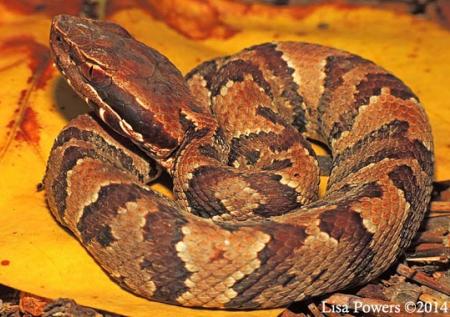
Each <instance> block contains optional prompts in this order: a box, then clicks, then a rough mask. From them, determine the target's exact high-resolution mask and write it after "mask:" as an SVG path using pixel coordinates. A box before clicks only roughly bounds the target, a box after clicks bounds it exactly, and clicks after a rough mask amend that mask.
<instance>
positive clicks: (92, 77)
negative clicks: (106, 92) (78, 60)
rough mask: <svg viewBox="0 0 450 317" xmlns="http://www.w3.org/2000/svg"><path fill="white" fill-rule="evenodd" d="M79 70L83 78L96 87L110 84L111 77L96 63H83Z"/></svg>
mask: <svg viewBox="0 0 450 317" xmlns="http://www.w3.org/2000/svg"><path fill="white" fill-rule="evenodd" d="M80 72H81V74H82V75H83V77H84V78H86V79H87V80H88V81H89V82H90V83H91V84H92V85H94V86H96V87H105V86H108V85H110V84H111V78H110V77H109V76H108V74H106V73H105V71H104V70H103V69H101V68H100V67H99V66H97V65H94V64H90V63H84V64H82V65H81V67H80Z"/></svg>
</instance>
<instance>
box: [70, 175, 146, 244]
mask: <svg viewBox="0 0 450 317" xmlns="http://www.w3.org/2000/svg"><path fill="white" fill-rule="evenodd" d="M145 194H146V191H145V190H143V189H142V188H141V187H139V186H137V185H133V184H110V185H106V186H103V187H101V188H100V190H99V192H98V197H97V200H96V201H94V202H93V203H91V204H89V205H87V206H86V207H84V209H83V214H82V216H81V217H80V220H79V222H78V224H77V229H78V230H79V232H80V234H81V239H82V241H83V243H85V244H90V243H91V241H92V240H93V239H95V240H97V241H98V242H99V243H100V244H101V245H103V246H107V245H109V244H111V243H112V242H113V241H114V238H113V236H112V235H111V228H110V227H109V226H108V225H107V223H109V222H110V219H113V218H115V217H116V216H117V212H118V210H119V208H121V207H124V206H125V204H126V203H128V202H133V201H136V200H137V199H139V198H140V197H143V196H144V195H145Z"/></svg>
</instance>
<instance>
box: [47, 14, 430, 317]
mask: <svg viewBox="0 0 450 317" xmlns="http://www.w3.org/2000/svg"><path fill="white" fill-rule="evenodd" d="M50 44H51V50H52V53H53V57H54V60H55V64H56V65H57V67H58V68H59V70H60V71H61V73H62V74H63V75H64V76H65V77H66V78H67V81H68V82H69V84H70V85H71V86H72V87H73V88H74V89H75V91H76V92H77V93H78V94H79V95H80V96H82V97H83V98H84V99H85V100H86V101H87V102H88V103H89V105H90V106H91V108H92V109H93V110H94V112H95V116H94V115H82V116H80V117H78V118H76V119H74V120H72V121H71V122H70V123H69V124H68V126H67V127H65V128H64V130H63V131H62V132H61V133H60V134H59V135H58V137H57V139H56V141H55V144H54V146H53V149H52V152H51V154H50V158H49V161H48V167H47V172H46V175H45V180H44V181H45V182H44V185H45V188H46V191H47V201H48V204H49V206H50V209H51V212H52V213H53V215H54V216H55V217H56V219H57V220H58V221H59V222H60V223H61V224H63V225H64V226H66V227H68V228H69V229H70V230H71V231H72V232H73V233H74V235H75V236H76V237H77V238H78V239H79V240H80V241H81V243H82V245H83V246H84V247H86V249H87V250H88V251H89V252H90V254H91V255H92V256H93V257H94V258H95V260H96V261H97V262H98V263H99V264H100V265H101V267H102V268H103V269H104V270H105V271H106V272H107V273H108V274H109V276H110V277H111V278H112V279H114V280H115V281H117V282H118V283H119V284H120V285H121V286H122V287H124V288H125V289H127V290H129V291H131V292H133V293H135V294H137V295H140V296H143V297H145V298H148V299H151V300H156V301H161V302H165V303H171V304H176V305H182V306H194V307H213V308H230V309H255V308H269V307H280V306H286V305H288V304H289V303H291V302H293V301H299V300H303V299H307V298H310V297H312V296H317V295H321V294H325V293H328V292H333V291H336V290H339V289H343V288H347V287H350V286H355V285H359V284H362V283H366V282H368V281H370V280H371V279H373V278H375V277H376V276H378V275H380V274H381V273H382V272H384V271H385V270H386V269H387V268H388V267H389V266H390V265H391V264H392V263H393V261H394V260H395V259H396V258H398V256H399V255H400V254H401V252H402V251H403V250H404V249H405V248H406V247H407V246H408V245H409V243H410V242H411V239H412V238H413V236H414V234H415V233H416V231H417V229H418V226H419V224H420V221H421V220H422V218H423V215H424V213H425V210H426V208H427V205H428V202H429V199H430V195H431V179H432V175H433V145H432V136H431V131H430V126H429V123H428V120H427V118H426V115H425V112H424V110H423V108H422V106H421V105H420V103H419V101H418V98H417V97H416V96H415V95H414V94H413V92H412V91H411V90H410V89H409V88H408V87H406V86H405V85H404V84H403V83H402V82H401V81H400V80H399V79H397V78H396V77H395V76H393V75H392V74H390V73H388V72H387V71H386V70H384V69H382V68H381V67H379V66H377V65H375V64H374V63H372V62H370V61H368V60H365V59H363V58H361V57H359V56H356V55H353V54H350V53H347V52H344V51H340V50H337V49H333V48H328V47H324V46H320V45H314V44H307V43H294V42H279V43H267V44H262V45H257V46H254V47H252V48H249V49H246V50H243V51H242V52H240V53H238V54H235V55H232V56H228V57H224V58H220V59H216V60H213V61H209V62H206V63H203V64H201V65H200V66H198V67H197V68H196V69H194V70H193V71H191V72H190V73H189V74H188V75H187V76H186V79H184V78H183V77H182V75H181V73H180V72H179V71H178V70H177V69H176V68H175V66H173V64H171V63H170V62H169V61H168V60H167V59H166V58H165V57H164V56H162V55H161V54H159V53H158V52H156V51H155V50H154V49H152V48H149V47H147V46H145V45H144V44H142V43H140V42H138V41H136V40H135V39H134V38H132V37H131V36H130V35H129V34H128V32H127V31H125V30H124V29H123V28H121V27H119V26H117V25H115V24H112V23H108V22H100V21H93V20H89V19H83V18H76V17H71V16H57V17H56V18H54V20H53V24H52V29H51V39H50ZM97 118H99V119H97ZM100 119H101V120H100ZM102 121H103V122H102ZM112 130H114V131H115V132H113V131H112ZM305 138H310V139H313V140H316V141H318V142H322V143H323V144H325V145H327V146H328V147H329V149H330V152H331V155H332V169H331V174H330V177H329V181H328V186H327V193H326V194H325V196H324V197H322V198H320V199H318V197H317V196H318V194H317V188H318V182H319V176H318V172H319V165H318V163H317V160H316V155H315V154H314V152H313V151H312V149H311V147H310V145H309V143H308V142H306V141H305ZM129 140H131V141H132V142H133V143H131V142H129ZM144 153H145V154H144ZM150 158H151V159H150ZM153 162H156V163H157V164H158V166H162V167H163V168H164V169H166V170H167V172H168V173H169V174H170V175H171V176H172V177H173V183H174V194H175V196H176V200H175V201H172V200H169V199H167V198H165V197H163V196H162V195H160V194H158V193H156V192H154V191H152V190H151V189H149V187H148V186H147V185H146V184H147V183H148V182H149V181H150V180H151V179H152V178H154V177H156V176H157V174H158V168H157V167H156V164H154V163H153Z"/></svg>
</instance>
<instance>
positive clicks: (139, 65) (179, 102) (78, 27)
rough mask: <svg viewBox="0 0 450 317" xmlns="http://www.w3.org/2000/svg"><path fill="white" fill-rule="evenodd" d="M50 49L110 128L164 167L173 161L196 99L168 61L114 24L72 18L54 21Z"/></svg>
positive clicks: (68, 78) (66, 74) (74, 87)
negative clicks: (185, 112)
mask: <svg viewBox="0 0 450 317" xmlns="http://www.w3.org/2000/svg"><path fill="white" fill-rule="evenodd" d="M50 48H51V52H52V56H53V59H54V61H55V64H56V66H57V68H58V69H59V70H60V72H61V73H62V74H63V76H64V77H65V78H66V79H67V82H68V83H69V85H70V86H72V88H73V89H74V90H75V91H76V92H77V94H78V95H80V96H81V97H82V98H83V99H84V100H85V101H86V102H87V103H88V104H89V106H90V107H91V108H92V109H93V110H94V111H95V112H96V113H97V115H98V116H99V117H100V118H101V119H102V120H103V121H104V122H105V123H106V124H107V125H109V126H110V127H111V128H112V129H114V130H115V131H116V132H118V133H120V134H122V135H124V136H126V137H128V138H130V139H131V140H132V141H133V142H134V143H136V144H137V145H138V146H139V147H140V148H141V149H143V150H144V151H145V152H146V153H147V154H148V155H150V156H151V157H153V158H154V159H156V160H157V161H159V163H161V164H162V165H164V161H169V160H170V159H171V155H172V153H174V151H175V149H176V148H178V146H179V145H180V143H181V141H182V139H183V136H184V133H185V131H184V130H185V129H184V128H183V125H182V124H181V119H180V117H179V116H180V113H181V109H182V108H183V107H186V106H187V104H189V103H190V102H192V96H191V95H190V92H189V89H188V87H187V85H186V83H185V81H184V79H183V76H182V75H181V73H180V71H178V69H177V68H176V67H175V66H174V65H173V64H172V63H171V62H170V61H169V60H168V59H167V58H165V57H164V56H162V55H161V54H160V53H159V52H157V51H156V50H154V49H152V48H150V47H147V46H145V45H144V44H142V43H140V42H137V41H136V40H134V39H133V38H132V36H131V35H130V34H129V33H128V32H127V31H126V30H125V29H123V28H121V27H120V26H118V25H116V24H113V23H110V22H104V21H96V20H91V19H87V18H79V17H74V16H68V15H58V16H56V17H54V19H53V22H52V26H51V32H50Z"/></svg>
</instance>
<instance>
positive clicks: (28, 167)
mask: <svg viewBox="0 0 450 317" xmlns="http://www.w3.org/2000/svg"><path fill="white" fill-rule="evenodd" d="M81 2H82V1H73V2H69V4H66V3H65V2H64V3H63V2H59V1H37V0H34V1H33V0H29V1H14V2H13V1H1V2H0V10H1V11H0V12H1V13H0V17H1V19H0V20H1V23H0V48H1V51H2V54H1V56H0V75H1V77H0V81H1V85H0V96H1V98H0V175H1V176H2V180H1V182H0V193H1V194H0V211H1V212H0V283H1V284H5V285H9V286H12V287H14V288H17V289H21V290H26V291H27V292H30V293H34V294H38V295H40V296H44V297H48V298H57V297H65V298H73V299H75V300H76V301H77V302H78V303H80V304H82V305H86V306H91V307H97V308H101V309H104V310H107V311H112V312H116V313H120V314H125V315H132V316H148V315H149V314H150V313H151V314H152V315H155V316H161V317H164V316H187V315H189V316H224V317H228V316H263V317H264V316H277V315H278V314H279V313H280V312H281V310H279V309H278V310H266V311H256V312H223V311H208V310H196V309H188V308H181V307H176V306H170V305H165V304H161V303H156V302H150V301H147V300H144V299H142V298H139V297H136V296H134V295H132V294H130V293H128V292H126V291H124V290H122V289H121V288H120V287H119V286H118V285H116V284H115V283H113V282H112V281H111V280H110V279H109V278H108V277H107V276H106V275H105V273H104V272H103V271H102V270H101V269H100V268H99V266H98V265H97V264H96V263H95V262H94V261H93V260H92V258H91V257H90V256H89V255H88V254H87V253H86V251H85V250H84V249H83V248H82V247H81V245H80V244H79V243H78V242H77V241H76V240H75V239H74V238H73V237H72V236H71V235H70V234H68V232H66V231H65V230H64V229H62V228H61V227H60V226H58V224H57V223H56V222H55V220H54V219H53V218H52V217H51V216H50V213H49V211H48V209H47V206H46V204H45V199H44V192H42V191H40V192H39V191H37V186H38V184H39V183H40V181H41V180H42V177H43V174H44V172H45V165H46V160H47V157H48V153H49V151H50V148H51V146H52V143H53V140H54V138H55V136H56V135H57V134H58V132H59V131H60V130H61V128H62V127H63V126H64V125H65V124H66V123H67V122H68V120H70V119H72V118H74V117H75V116H76V115H77V114H79V113H83V112H86V111H87V107H86V105H85V104H84V103H83V102H82V101H81V100H80V99H79V98H78V97H77V96H76V95H75V94H74V93H73V92H72V90H71V89H70V88H69V87H68V86H67V85H66V84H65V82H64V81H62V80H61V77H60V76H59V74H58V72H57V71H56V70H55V69H54V67H53V66H52V63H51V60H50V59H49V55H48V44H47V41H48V32H49V26H50V19H51V16H52V15H54V14H57V13H63V12H65V13H71V14H77V12H79V11H80V9H81V6H82V4H81ZM107 8H108V10H107V19H109V20H111V21H114V22H116V23H119V24H121V25H122V26H124V27H125V28H127V29H128V30H129V31H130V32H131V33H132V34H133V35H134V36H135V37H136V38H138V39H139V40H140V41H142V42H144V43H145V44H147V45H149V46H152V47H154V48H156V49H157V50H159V51H161V52H162V53H163V54H165V55H167V56H168V57H169V58H170V59H171V60H172V61H173V62H174V63H175V64H176V65H177V66H178V67H179V68H180V69H181V70H182V71H183V72H187V71H188V70H190V69H191V68H192V67H194V66H195V65H197V64H198V63H200V62H201V61H204V60H206V59H209V58H212V57H216V56H220V55H226V54H230V53H233V52H236V51H238V50H240V49H242V48H244V47H247V46H250V45H253V44H256V43H262V42H267V41H272V40H298V41H307V42H315V43H320V44H324V45H330V46H334V47H337V48H341V49H345V50H348V51H351V52H353V53H357V54H360V55H362V56H364V57H366V58H368V59H371V60H373V61H375V62H377V63H379V64H380V65H382V66H384V67H385V68H387V69H389V70H390V71H392V72H394V73H395V74H396V75H397V76H399V77H400V78H401V79H403V80H404V81H405V82H406V83H407V84H408V85H409V86H411V88H412V89H413V90H414V91H415V92H416V94H417V95H418V96H419V97H420V99H421V101H422V102H423V104H424V105H425V108H426V111H427V113H428V116H429V118H430V121H431V124H432V127H433V133H434V138H435V149H436V163H437V164H436V167H437V168H436V179H437V180H443V179H448V178H450V155H449V154H450V139H449V138H448V135H449V133H450V107H449V106H448V100H450V90H449V89H448V86H449V79H448V74H449V73H450V34H449V32H448V31H446V30H445V29H443V28H442V27H440V26H438V25H436V24H433V23H431V22H428V21H424V20H420V19H418V18H415V17H412V16H409V15H406V14H403V13H396V12H392V11H383V10H377V9H374V8H366V7H357V6H343V5H331V4H328V5H315V6H305V7H298V8H278V7H267V6H264V5H245V4H241V3H239V2H237V1H225V0H216V1H212V0H210V1H200V0H184V1H181V0H159V1H154V0H148V1H136V3H135V2H134V1H131V0H128V1H111V2H110V3H109V5H108V7H107ZM203 18H204V19H203ZM159 189H160V190H166V191H167V189H164V188H163V187H162V186H159Z"/></svg>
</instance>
